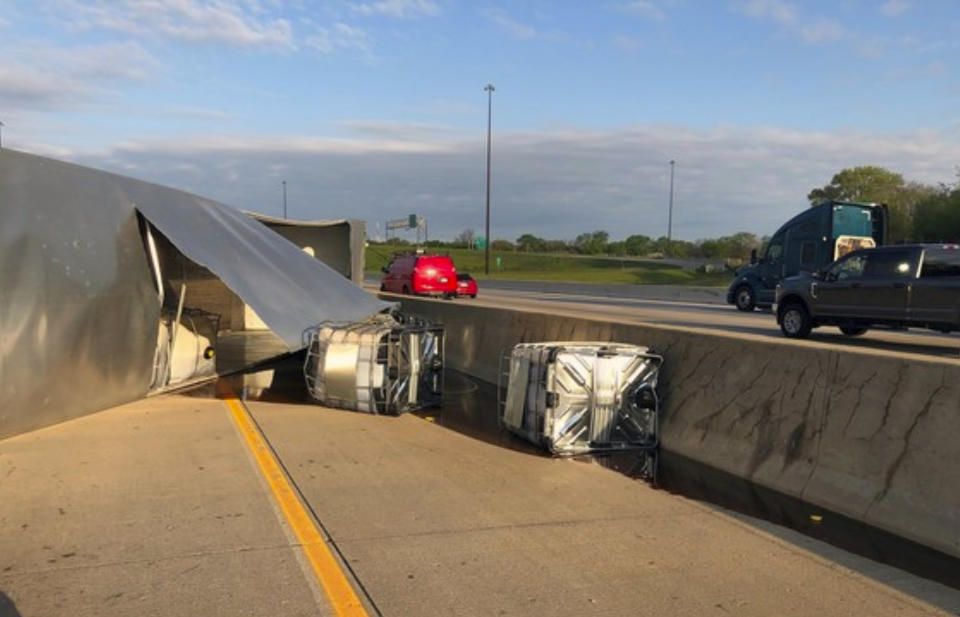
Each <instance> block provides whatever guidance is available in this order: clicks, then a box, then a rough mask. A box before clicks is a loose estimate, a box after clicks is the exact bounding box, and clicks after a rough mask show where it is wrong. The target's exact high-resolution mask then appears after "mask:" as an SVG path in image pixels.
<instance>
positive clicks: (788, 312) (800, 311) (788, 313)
mask: <svg viewBox="0 0 960 617" xmlns="http://www.w3.org/2000/svg"><path fill="white" fill-rule="evenodd" d="M812 329H813V320H811V319H810V313H809V311H807V307H805V306H804V305H802V304H800V303H799V302H788V303H787V304H785V305H784V307H783V308H782V309H781V310H780V331H781V332H783V335H784V336H785V337H787V338H807V337H808V336H810V330H812Z"/></svg>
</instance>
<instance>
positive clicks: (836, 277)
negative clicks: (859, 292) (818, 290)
mask: <svg viewBox="0 0 960 617" xmlns="http://www.w3.org/2000/svg"><path fill="white" fill-rule="evenodd" d="M866 265H867V258H866V256H864V255H852V256H850V257H847V258H846V259H843V260H842V261H838V262H837V263H835V264H834V265H833V267H832V268H830V271H829V272H828V273H827V279H828V280H832V281H843V280H846V279H852V278H859V277H861V276H863V271H864V269H865V268H866Z"/></svg>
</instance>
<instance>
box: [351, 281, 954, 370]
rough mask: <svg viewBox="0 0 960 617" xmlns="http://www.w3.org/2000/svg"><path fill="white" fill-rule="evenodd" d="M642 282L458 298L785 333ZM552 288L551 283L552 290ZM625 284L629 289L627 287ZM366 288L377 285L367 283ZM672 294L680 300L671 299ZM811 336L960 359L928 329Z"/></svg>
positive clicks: (948, 338)
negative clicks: (644, 294) (646, 289)
mask: <svg viewBox="0 0 960 617" xmlns="http://www.w3.org/2000/svg"><path fill="white" fill-rule="evenodd" d="M500 282H502V281H497V283H500ZM548 285H550V284H548ZM644 287H645V286H642V285H635V286H622V285H621V286H601V287H600V288H598V290H597V293H592V292H591V290H590V288H589V286H588V285H585V284H576V285H575V286H573V287H572V289H573V290H574V292H564V293H558V292H555V291H543V290H541V287H540V284H539V283H530V287H529V288H526V287H523V286H519V285H518V286H512V288H511V289H490V288H487V287H485V286H484V285H483V283H481V286H480V294H479V296H478V297H477V298H475V299H468V298H458V299H456V300H454V302H469V303H475V304H478V305H481V306H496V307H501V308H515V309H520V310H528V311H546V312H549V313H554V314H558V315H571V316H576V317H584V318H595V319H614V320H617V321H626V322H631V323H647V324H661V325H669V326H680V327H687V328H702V329H707V330H713V331H721V332H740V333H746V334H752V335H758V336H765V337H774V338H779V339H782V338H783V334H782V333H781V332H780V327H779V326H778V325H777V323H776V319H775V318H774V316H773V314H772V313H771V312H770V311H754V312H752V313H744V312H741V311H738V310H736V309H735V308H733V307H732V306H730V305H728V304H726V303H722V304H721V303H718V302H717V300H716V298H713V297H712V296H710V295H709V294H707V293H706V292H707V291H709V290H710V289H711V288H694V289H695V290H697V291H693V292H683V291H682V290H683V288H682V287H675V288H673V289H674V290H677V291H671V288H669V287H667V286H657V287H656V288H654V289H651V290H650V293H651V296H652V297H648V298H644V297H638V296H637V295H636V294H638V293H642V291H643V289H644ZM553 288H554V287H548V289H553ZM624 288H627V289H626V290H624ZM368 289H371V290H373V289H375V288H373V287H372V286H368ZM638 290H639V291H638ZM670 294H674V295H673V296H671V295H670ZM691 294H693V295H698V294H699V295H703V296H704V297H707V298H709V299H708V301H706V302H695V301H690V299H689V297H690V295H691ZM384 297H385V298H386V297H390V296H389V295H386V296H384ZM393 297H399V296H393ZM673 297H676V298H681V299H671V298H673ZM810 340H811V341H814V342H816V343H820V344H826V345H842V346H845V347H854V348H860V349H864V350H881V351H887V352H893V353H908V354H917V355H922V356H925V357H935V358H944V359H951V358H952V359H958V358H960V336H958V335H957V334H948V335H944V334H939V333H935V332H928V331H925V330H909V331H892V330H882V329H875V330H871V331H869V332H867V334H865V335H863V336H859V337H848V336H844V335H843V334H841V333H840V331H839V329H837V328H834V327H826V326H825V327H822V328H817V329H815V330H814V331H813V333H812V334H811V336H810Z"/></svg>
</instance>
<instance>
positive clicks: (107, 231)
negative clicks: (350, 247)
mask: <svg viewBox="0 0 960 617" xmlns="http://www.w3.org/2000/svg"><path fill="white" fill-rule="evenodd" d="M138 213H139V214H140V216H138ZM145 229H150V230H153V232H154V233H153V235H154V240H155V241H156V243H157V244H158V246H160V245H162V246H166V247H167V249H163V248H161V249H160V254H159V259H160V261H161V266H162V265H163V263H164V260H166V263H168V264H174V265H172V266H170V267H168V268H167V269H166V271H165V272H160V276H159V278H158V275H157V269H156V268H155V265H154V263H153V260H152V258H151V257H150V256H149V248H148V241H147V238H146V235H145V233H144V230H145ZM0 289H2V293H0V337H2V338H0V438H3V437H7V436H10V435H15V434H17V433H21V432H24V431H27V430H31V429H34V428H39V427H41V426H46V425H49V424H54V423H56V422H61V421H63V420H66V419H69V418H73V417H77V416H80V415H83V414H86V413H90V412H93V411H97V410H100V409H105V408H107V407H111V406H113V405H117V404H120V403H124V402H127V401H131V400H135V399H137V398H140V397H142V396H143V395H145V394H146V393H147V392H148V390H149V389H150V388H151V385H153V386H154V387H157V383H158V381H160V382H162V381H163V378H162V377H161V378H160V379H159V380H158V378H157V373H158V370H160V369H159V368H158V367H157V350H158V347H159V345H160V343H159V341H160V340H161V339H162V338H163V337H162V335H161V334H160V332H159V331H160V328H161V327H165V326H162V324H163V323H168V324H169V327H170V330H171V335H173V334H172V330H173V329H174V324H177V325H176V329H178V330H179V329H180V328H181V326H183V324H184V321H183V316H184V314H189V311H190V310H192V309H196V310H201V311H207V312H210V313H213V314H215V315H217V316H219V317H220V319H219V325H218V326H217V327H218V328H220V329H221V331H222V330H225V329H233V330H235V329H236V327H237V326H238V325H239V326H240V327H242V324H237V323H235V322H231V321H230V319H228V318H227V313H228V311H227V307H228V306H229V305H230V304H231V303H233V304H238V305H242V304H243V303H245V304H248V305H249V306H250V307H252V308H253V309H254V310H255V311H256V313H257V314H258V315H259V316H260V317H261V318H262V319H263V321H264V322H265V323H266V325H267V326H268V327H269V328H270V330H272V331H273V332H274V333H275V334H276V336H277V337H278V339H279V341H280V345H282V347H283V348H284V349H285V350H287V351H293V350H297V349H300V348H301V344H302V335H303V332H304V330H306V329H307V328H309V327H310V326H312V325H313V324H316V323H319V322H322V321H327V320H344V321H361V320H363V319H366V318H367V317H369V316H371V315H373V314H375V313H377V312H379V311H381V310H383V309H384V308H386V307H387V306H388V305H387V304H385V303H383V302H380V301H378V300H377V299H376V298H374V297H373V296H371V295H370V294H368V293H366V292H364V291H363V290H362V289H360V288H358V287H357V286H356V285H354V284H352V283H351V282H350V281H348V280H347V279H345V278H344V277H342V276H341V275H340V274H338V273H337V272H335V271H333V270H331V269H330V268H328V267H326V266H325V265H324V264H322V263H320V262H319V261H318V260H316V259H314V258H312V257H310V256H309V255H307V254H305V253H304V252H303V251H302V250H300V249H299V248H298V247H297V246H294V245H293V244H291V243H290V242H288V241H287V240H285V239H283V238H282V237H280V236H279V235H277V234H276V233H274V232H273V231H271V230H270V229H268V228H267V227H266V226H264V225H263V224H262V223H260V222H258V221H255V220H254V219H252V218H250V217H249V216H247V215H245V214H243V213H241V212H240V211H238V210H236V209H234V208H231V207H229V206H225V205H223V204H220V203H217V202H214V201H212V200H209V199H204V198H202V197H198V196H196V195H191V194H189V193H185V192H183V191H178V190H175V189H171V188H167V187H162V186H158V185H155V184H150V183H147V182H142V181H139V180H134V179H132V178H127V177H123V176H119V175H116V174H111V173H107V172H103V171H98V170H94V169H90V168H86V167H82V166H79V165H74V164H70V163H64V162H61V161H55V160H52V159H49V158H44V157H39V156H34V155H29V154H24V153H21V152H16V151H13V150H7V149H4V150H0ZM182 290H185V295H184V294H182V293H180V292H181V291H182ZM174 298H176V303H173V301H172V300H173V299H174ZM181 298H183V300H181ZM179 304H182V305H183V311H182V312H180V319H179V320H178V319H177V312H176V308H177V305H179ZM171 306H172V307H173V310H174V312H173V314H172V315H171V313H170V309H171ZM193 314H198V313H193ZM194 323H196V319H194ZM196 330H197V332H194V331H193V330H190V329H189V327H188V328H187V331H188V332H191V333H192V334H194V335H197V336H204V335H203V333H202V330H203V328H201V327H197V328H196ZM167 338H168V339H170V337H167ZM175 339H176V337H175V336H174V339H173V340H175ZM211 342H212V341H211ZM202 343H203V341H202V340H201V339H200V338H194V340H193V341H191V342H190V343H189V344H185V346H189V345H192V346H193V347H194V349H199V350H202V351H200V353H203V351H205V350H206V346H201V344H202ZM176 346H177V343H176V342H174V347H176ZM212 346H214V347H215V343H214V344H213V345H212ZM175 351H176V350H175V349H174V352H175ZM198 368H199V369H201V370H203V367H201V366H200V364H199V361H198V363H197V366H195V369H198ZM194 372H196V371H194ZM167 383H168V384H169V383H170V382H169V379H168V380H167Z"/></svg>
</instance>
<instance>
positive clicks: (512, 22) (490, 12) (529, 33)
mask: <svg viewBox="0 0 960 617" xmlns="http://www.w3.org/2000/svg"><path fill="white" fill-rule="evenodd" d="M480 14H481V15H483V16H484V17H486V18H487V19H489V20H490V21H492V22H493V23H495V24H496V25H498V26H500V28H501V29H503V30H505V31H506V32H508V33H510V34H511V35H512V36H515V37H516V38H518V39H534V38H537V30H536V28H534V27H533V26H528V25H526V24H522V23H520V22H519V21H517V20H516V19H514V18H513V17H511V16H510V14H509V13H507V12H506V11H505V10H503V9H501V8H489V9H484V10H483V11H481V12H480Z"/></svg>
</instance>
